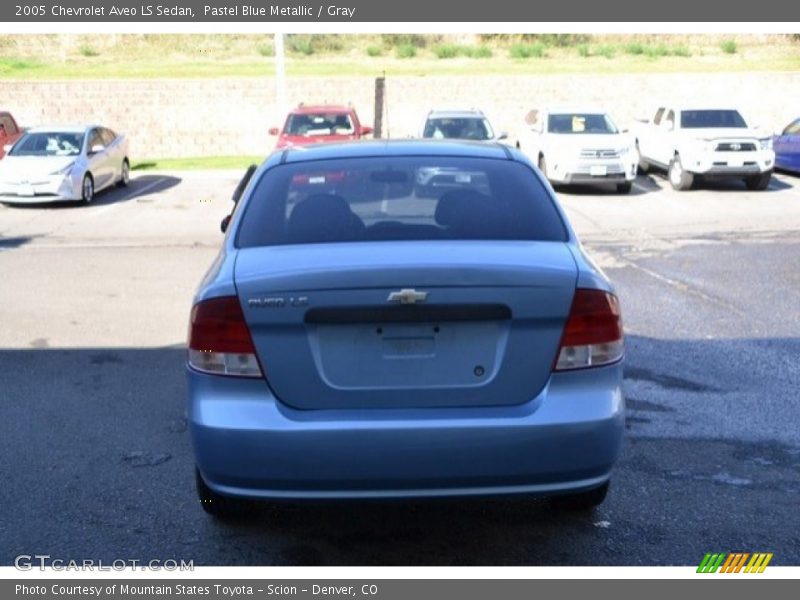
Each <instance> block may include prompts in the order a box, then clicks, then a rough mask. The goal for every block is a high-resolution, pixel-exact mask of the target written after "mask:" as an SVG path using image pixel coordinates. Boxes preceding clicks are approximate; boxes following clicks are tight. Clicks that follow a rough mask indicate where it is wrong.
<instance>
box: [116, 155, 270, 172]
mask: <svg viewBox="0 0 800 600" xmlns="http://www.w3.org/2000/svg"><path fill="white" fill-rule="evenodd" d="M263 161H264V157H263V156H208V157H196V158H151V159H145V160H140V161H137V162H134V163H133V164H132V165H131V170H132V171H153V170H159V171H161V170H164V171H186V170H192V169H236V170H245V169H247V167H249V166H250V165H253V164H255V165H260V164H261V163H262V162H263Z"/></svg>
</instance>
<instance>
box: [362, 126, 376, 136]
mask: <svg viewBox="0 0 800 600" xmlns="http://www.w3.org/2000/svg"><path fill="white" fill-rule="evenodd" d="M373 131H374V129H372V127H362V128H361V135H370V134H371V133H372V132H373Z"/></svg>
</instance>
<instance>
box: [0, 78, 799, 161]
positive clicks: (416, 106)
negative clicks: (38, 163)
mask: <svg viewBox="0 0 800 600" xmlns="http://www.w3.org/2000/svg"><path fill="white" fill-rule="evenodd" d="M373 89H374V79H373V78H371V77H331V78H311V77H308V78H305V77H303V78H293V79H290V80H289V82H288V89H287V99H288V100H289V102H290V105H295V104H297V103H298V102H301V101H303V102H306V103H316V102H326V101H327V102H337V103H338V102H347V101H350V102H352V103H353V104H354V106H355V107H356V109H357V110H358V112H359V114H360V115H361V117H362V120H364V122H365V123H371V122H372V119H373V108H374V100H373ZM386 94H387V115H386V118H387V120H388V127H389V133H390V134H391V136H392V137H405V136H409V135H415V134H416V133H417V132H418V131H419V128H420V126H421V123H422V120H423V118H424V116H425V113H426V112H427V111H428V110H429V109H430V108H432V107H445V108H458V107H479V108H481V109H483V110H484V111H486V112H487V114H489V116H490V117H491V118H492V119H493V121H494V122H495V126H496V128H497V129H498V130H505V131H508V132H509V133H511V134H512V136H513V135H514V132H515V131H516V129H517V128H518V127H519V124H520V122H521V121H522V118H523V116H524V115H525V113H526V112H527V111H528V110H529V109H530V108H532V107H535V106H543V105H547V104H562V105H563V104H573V105H574V104H582V105H585V104H589V105H601V106H605V107H607V109H608V110H610V111H611V112H612V114H614V115H615V117H616V118H617V120H618V121H619V122H620V124H621V125H623V126H624V125H625V124H626V123H627V122H628V121H630V120H631V119H633V118H635V117H639V116H648V115H649V113H650V112H651V110H652V107H654V105H655V103H656V102H659V101H662V100H664V99H667V100H672V101H678V102H680V101H688V102H696V101H698V102H701V103H709V102H721V103H723V104H726V105H731V104H733V105H736V106H739V107H740V108H741V109H742V110H743V111H744V113H745V115H746V116H747V117H748V118H749V119H750V120H751V121H753V122H755V123H758V124H760V125H762V126H763V127H765V128H767V129H770V130H772V129H781V128H782V127H783V126H784V125H785V124H786V123H788V122H789V121H790V120H791V119H793V118H796V117H797V116H798V112H797V108H796V103H795V102H794V99H796V98H798V97H800V73H797V72H795V73H785V72H783V73H769V72H759V73H722V74H718V73H709V74H696V73H693V74H680V73H677V74H676V73H670V74H658V73H648V74H630V75H509V76H499V75H498V76H484V75H482V76H476V77H466V76H435V77H390V78H388V79H387V83H386ZM275 100H276V98H275V87H274V80H273V79H272V78H264V79H258V78H218V79H156V80H133V79H124V80H100V81H9V80H6V81H0V107H2V108H7V109H10V110H11V111H12V112H13V113H14V114H15V115H16V116H17V118H18V120H19V121H20V122H21V123H22V124H23V125H27V126H33V125H38V124H48V123H76V122H87V121H93V122H100V123H103V124H107V125H109V126H110V127H112V128H114V129H117V130H119V131H122V132H125V133H127V134H128V136H129V138H130V140H131V154H132V157H133V159H134V160H136V159H140V158H144V157H172V156H174V157H178V156H206V155H215V154H216V155H235V154H265V153H267V152H268V151H269V150H271V148H272V146H273V144H274V138H270V137H269V136H268V135H267V130H268V129H269V127H271V126H277V125H280V124H281V123H282V121H283V118H284V114H283V111H279V110H278V109H277V107H276V102H275Z"/></svg>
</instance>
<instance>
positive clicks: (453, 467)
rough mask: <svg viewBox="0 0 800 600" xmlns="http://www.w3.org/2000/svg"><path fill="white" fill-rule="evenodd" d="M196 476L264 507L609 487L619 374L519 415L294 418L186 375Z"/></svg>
mask: <svg viewBox="0 0 800 600" xmlns="http://www.w3.org/2000/svg"><path fill="white" fill-rule="evenodd" d="M188 379H189V420H190V431H191V436H192V443H193V446H194V452H195V457H196V461H197V465H198V467H199V469H200V472H201V474H202V476H203V479H204V480H205V481H206V483H207V484H208V486H209V487H211V488H212V489H213V490H215V491H216V492H217V493H220V494H226V495H232V496H240V497H249V498H263V499H271V498H272V499H277V498H289V499H319V498H403V497H428V496H465V495H496V494H531V495H550V494H558V493H567V492H575V491H581V490H586V489H591V488H594V487H597V486H599V485H602V484H603V483H604V482H605V481H607V480H608V478H609V477H610V473H611V469H612V467H613V465H614V463H615V461H616V459H617V455H618V453H619V449H620V445H621V441H622V435H623V430H624V402H623V398H622V392H621V381H622V366H621V365H619V364H617V365H613V366H610V367H604V368H599V369H591V370H586V371H577V372H572V373H559V374H556V375H553V376H552V377H551V380H550V382H549V383H548V385H547V386H546V387H545V389H544V390H543V391H542V393H541V394H539V396H537V397H536V398H533V399H532V400H530V401H529V402H526V403H524V404H522V405H517V406H505V407H487V408H446V409H374V410H296V409H292V408H289V407H287V406H285V405H284V404H282V403H280V402H279V401H277V400H276V399H275V398H274V397H273V396H272V394H271V392H270V391H269V389H268V386H267V385H266V383H265V382H264V381H261V380H242V379H233V378H226V377H215V376H209V375H201V374H199V373H196V372H193V371H190V372H189V375H188Z"/></svg>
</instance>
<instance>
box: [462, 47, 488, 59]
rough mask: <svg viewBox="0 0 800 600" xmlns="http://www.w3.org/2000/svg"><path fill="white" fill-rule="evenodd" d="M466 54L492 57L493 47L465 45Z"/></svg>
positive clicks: (471, 56) (474, 56)
mask: <svg viewBox="0 0 800 600" xmlns="http://www.w3.org/2000/svg"><path fill="white" fill-rule="evenodd" d="M462 50H463V52H464V54H465V55H466V56H469V57H470V58H491V57H492V49H491V48H489V46H464V48H462Z"/></svg>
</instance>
